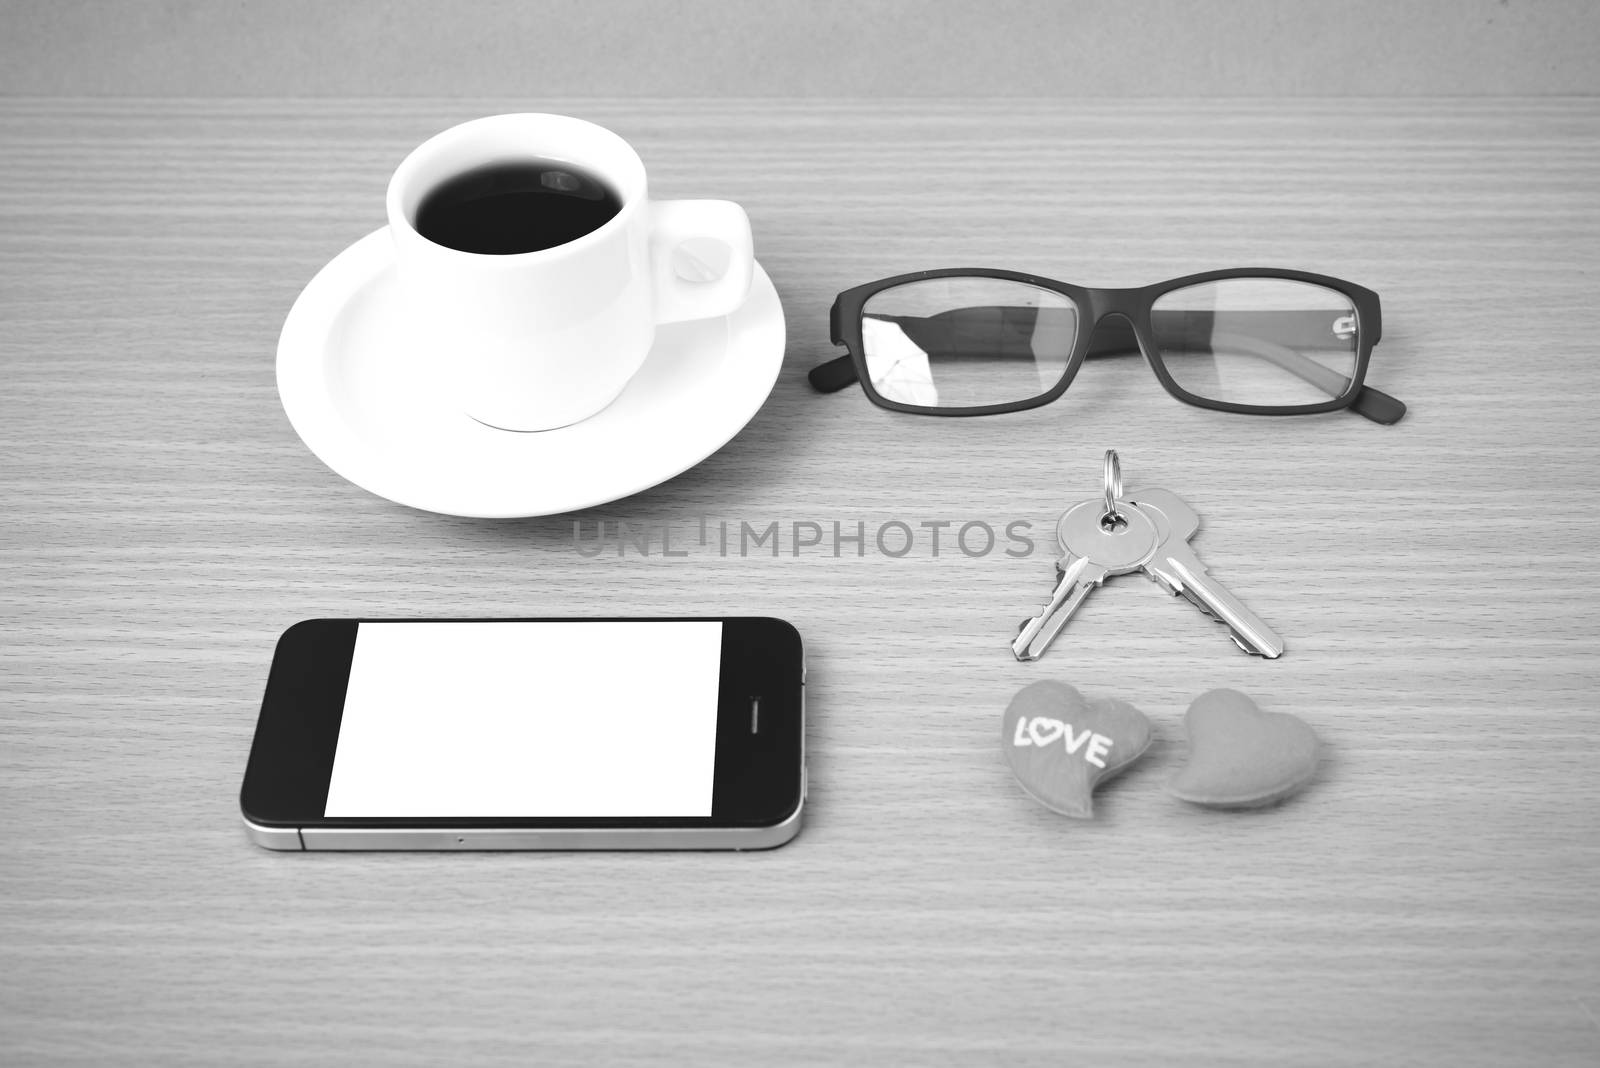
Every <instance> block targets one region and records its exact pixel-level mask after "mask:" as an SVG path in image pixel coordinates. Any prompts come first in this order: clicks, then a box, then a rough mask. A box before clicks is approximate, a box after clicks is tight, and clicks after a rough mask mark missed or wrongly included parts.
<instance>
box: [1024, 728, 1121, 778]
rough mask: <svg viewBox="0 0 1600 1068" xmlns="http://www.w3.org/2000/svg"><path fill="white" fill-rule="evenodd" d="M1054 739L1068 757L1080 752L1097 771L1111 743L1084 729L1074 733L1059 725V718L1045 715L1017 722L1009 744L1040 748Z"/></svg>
mask: <svg viewBox="0 0 1600 1068" xmlns="http://www.w3.org/2000/svg"><path fill="white" fill-rule="evenodd" d="M1057 738H1059V739H1061V742H1062V744H1063V745H1064V746H1066V749H1067V754H1068V755H1069V756H1070V755H1072V754H1075V753H1077V752H1078V751H1079V750H1080V749H1081V750H1082V751H1083V759H1085V760H1087V761H1088V762H1089V763H1091V764H1093V765H1094V766H1095V767H1097V768H1103V767H1105V766H1106V760H1105V758H1106V754H1107V753H1109V752H1111V745H1112V741H1111V739H1110V738H1107V737H1106V736H1105V735H1103V734H1096V733H1095V732H1094V731H1093V730H1091V729H1090V728H1088V727H1085V728H1084V729H1083V731H1082V733H1074V732H1073V730H1072V724H1070V723H1063V722H1062V721H1061V720H1059V719H1051V718H1050V717H1049V716H1034V717H1033V718H1032V719H1030V718H1028V717H1027V716H1022V717H1020V718H1019V719H1018V720H1017V733H1016V736H1015V737H1013V738H1012V739H1011V744H1012V745H1016V746H1023V747H1027V746H1035V747H1037V748H1040V749H1043V748H1044V747H1045V746H1047V745H1050V744H1051V743H1052V742H1054V741H1055V740H1056V739H1057Z"/></svg>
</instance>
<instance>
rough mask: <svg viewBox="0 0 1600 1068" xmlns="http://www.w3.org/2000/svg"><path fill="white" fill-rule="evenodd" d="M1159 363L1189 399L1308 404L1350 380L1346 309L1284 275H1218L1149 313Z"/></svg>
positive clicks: (1352, 363) (1336, 296)
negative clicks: (1247, 276) (1230, 276)
mask: <svg viewBox="0 0 1600 1068" xmlns="http://www.w3.org/2000/svg"><path fill="white" fill-rule="evenodd" d="M1150 325H1151V328H1152V330H1153V331H1154V333H1155V344H1156V349H1157V351H1158V352H1159V355H1160V358H1161V363H1162V365H1163V366H1164V367H1166V369H1167V372H1168V373H1169V374H1170V375H1171V376H1172V377H1173V379H1174V380H1175V381H1176V382H1177V384H1178V386H1179V387H1180V388H1182V389H1184V390H1186V391H1187V392H1189V393H1192V394H1194V395H1195V396H1197V397H1204V398H1206V399H1208V400H1217V401H1227V402H1230V403H1233V404H1248V405H1262V406H1271V407H1277V406H1283V405H1296V404H1316V403H1319V402H1322V401H1328V400H1332V399H1333V398H1335V397H1340V396H1343V395H1344V394H1345V393H1346V392H1347V391H1348V390H1349V389H1350V384H1351V382H1352V380H1353V378H1354V376H1355V370H1356V348H1357V344H1356V341H1357V336H1356V335H1357V320H1356V310H1355V307H1354V305H1352V304H1351V302H1350V298H1348V297H1346V296H1345V295H1344V294H1343V293H1340V292H1338V291H1336V290H1332V289H1328V288H1326V287H1323V286H1319V285H1313V284H1311V283H1308V282H1297V281H1293V280H1291V279H1286V278H1227V279H1222V280H1219V281H1215V282H1202V283H1200V284H1198V285H1192V286H1185V287H1184V288H1182V289H1175V290H1173V291H1172V292H1170V293H1165V294H1163V295H1162V296H1160V297H1158V298H1157V299H1156V301H1155V303H1154V305H1153V306H1152V307H1151V311H1150Z"/></svg>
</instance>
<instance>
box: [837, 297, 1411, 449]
mask: <svg viewBox="0 0 1600 1068" xmlns="http://www.w3.org/2000/svg"><path fill="white" fill-rule="evenodd" d="M954 314H959V313H954ZM951 315H952V313H951V312H942V313H940V316H939V318H941V319H946V320H948V318H949V317H950V316H951ZM894 318H895V319H897V320H898V319H905V320H913V319H915V318H916V317H915V316H895V317H894ZM834 344H836V345H837V344H841V342H840V340H839V338H838V333H837V330H835V334H834ZM1138 351H1139V343H1138V340H1137V339H1136V338H1135V336H1134V333H1133V324H1131V323H1129V322H1128V321H1127V320H1126V319H1109V320H1106V321H1104V322H1103V323H1102V324H1101V325H1100V326H1099V327H1097V328H1096V329H1095V332H1094V336H1093V337H1092V338H1091V339H1090V343H1089V352H1088V355H1089V356H1091V357H1094V356H1122V355H1128V354H1131V353H1137V352H1138ZM1252 355H1256V356H1260V357H1262V358H1264V359H1268V360H1270V361H1271V362H1273V363H1275V364H1277V365H1278V366H1279V367H1282V368H1283V369H1284V370H1286V371H1288V372H1289V373H1290V374H1293V375H1297V376H1299V377H1300V378H1302V379H1304V380H1305V381H1307V382H1310V383H1311V384H1313V385H1315V386H1317V387H1319V388H1321V389H1322V390H1324V391H1325V392H1327V393H1329V394H1330V395H1333V396H1337V395H1338V394H1339V393H1341V392H1343V391H1344V387H1345V385H1346V384H1347V383H1348V382H1349V379H1347V378H1345V376H1344V375H1341V374H1339V372H1337V371H1334V370H1332V369H1330V368H1327V367H1324V366H1322V365H1321V364H1320V363H1317V362H1316V361H1315V360H1312V359H1309V358H1307V357H1305V356H1302V355H1300V354H1299V353H1298V352H1295V351H1294V350H1293V349H1289V348H1280V347H1277V346H1272V347H1267V346H1262V347H1260V348H1259V349H1253V350H1252ZM807 378H808V380H809V381H810V382H811V387H812V388H813V389H815V390H816V391H817V392H819V393H837V392H838V391H839V390H841V389H844V388H845V387H846V386H850V385H854V384H855V382H856V369H855V363H854V361H853V360H852V359H851V358H850V356H849V355H848V354H846V355H844V356H840V357H837V358H835V359H832V360H829V361H827V362H826V363H823V364H819V365H817V366H816V367H813V368H812V369H811V373H810V374H809V375H807ZM1350 407H1351V409H1352V410H1353V411H1355V412H1356V413H1357V414H1358V415H1363V416H1365V417H1366V418H1368V419H1371V420H1372V421H1373V422H1375V423H1383V424H1385V425H1388V424H1391V423H1396V422H1399V420H1400V417H1401V416H1403V415H1405V414H1406V406H1405V404H1404V403H1403V402H1401V401H1400V400H1398V399H1396V398H1394V397H1391V396H1390V395H1389V394H1387V393H1385V392H1383V391H1382V390H1379V389H1374V388H1373V387H1371V386H1368V385H1363V386H1362V387H1361V392H1359V393H1357V394H1356V396H1355V400H1353V401H1352V402H1351V404H1350Z"/></svg>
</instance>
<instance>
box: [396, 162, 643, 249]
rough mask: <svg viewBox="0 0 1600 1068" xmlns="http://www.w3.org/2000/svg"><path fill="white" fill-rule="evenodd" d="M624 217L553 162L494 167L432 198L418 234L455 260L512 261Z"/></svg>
mask: <svg viewBox="0 0 1600 1068" xmlns="http://www.w3.org/2000/svg"><path fill="white" fill-rule="evenodd" d="M621 210H622V198H621V197H620V196H618V195H617V193H616V191H615V190H614V189H612V188H611V186H609V185H608V184H606V182H604V181H603V180H602V179H600V178H599V177H597V176H596V175H593V174H590V173H589V172H588V171H585V170H582V169H581V168H578V167H575V166H573V165H572V164H570V163H562V162H560V161H558V160H543V159H524V160H516V161H510V162H506V163H494V164H490V165H489V166H487V167H480V168H478V169H477V170H472V171H467V172H465V173H463V174H458V175H456V176H455V177H454V178H450V179H447V180H446V181H444V182H443V183H441V184H440V185H439V186H437V187H436V188H434V189H432V190H430V191H429V192H428V193H427V194H426V195H425V196H424V197H423V198H422V204H421V206H420V207H419V208H418V209H417V219H416V228H417V232H418V233H420V234H421V235H422V236H423V237H426V238H427V239H428V240H429V241H432V242H434V243H435V244H439V245H444V246H445V247H446V248H453V249H456V250H457V251H460V252H476V253H479V254H481V255H486V256H510V255H515V254H516V253H519V252H538V251H540V250H541V249H547V248H555V247H556V246H557V245H564V244H566V243H567V242H568V241H575V240H577V239H578V238H580V237H582V236H583V235H584V234H587V233H592V232H593V231H595V230H598V229H600V227H602V226H604V225H605V224H606V223H608V222H610V221H611V219H612V218H613V217H614V216H615V215H616V214H617V212H619V211H621Z"/></svg>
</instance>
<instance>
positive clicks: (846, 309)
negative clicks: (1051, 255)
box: [809, 267, 1406, 423]
mask: <svg viewBox="0 0 1600 1068" xmlns="http://www.w3.org/2000/svg"><path fill="white" fill-rule="evenodd" d="M958 277H968V278H999V279H1004V280H1007V281H1012V282H1021V283H1024V284H1026V285H1031V286H1035V287H1037V288H1039V289H1044V290H1049V291H1051V292H1054V293H1059V294H1061V295H1062V296H1065V297H1067V298H1069V299H1070V300H1072V302H1073V303H1074V305H1075V306H1076V307H1077V309H1078V312H1079V314H1080V316H1082V319H1083V320H1084V321H1086V322H1087V325H1088V328H1087V329H1082V328H1080V329H1079V330H1078V332H1077V337H1075V338H1074V339H1073V344H1072V354H1071V355H1070V356H1069V357H1068V359H1067V366H1066V370H1065V371H1064V372H1063V373H1062V375H1061V380H1060V381H1059V382H1057V383H1056V384H1055V385H1054V386H1053V387H1051V389H1049V390H1048V391H1047V392H1044V393H1041V394H1039V395H1038V396H1035V397H1029V398H1027V399H1025V400H1020V401H1008V402H1006V403H1004V404H980V405H974V406H972V407H967V408H938V407H932V406H928V405H920V404H907V403H905V402H904V401H897V400H890V399H889V398H888V397H885V396H884V395H883V394H881V393H879V392H878V391H877V389H875V388H874V387H873V385H872V378H871V376H870V374H869V373H868V371H867V361H866V348H865V345H864V343H863V340H862V330H861V326H862V319H863V314H864V311H865V308H866V304H867V301H868V300H869V299H871V298H872V297H873V296H874V295H876V294H878V293H881V292H883V291H884V290H886V289H893V288H894V287H896V286H901V285H905V284H906V283H908V282H920V281H925V280H928V279H933V278H958ZM1231 278H1281V279H1286V280H1288V281H1293V282H1305V283H1308V284H1311V285H1317V286H1322V287H1324V288H1326V289H1331V290H1333V291H1334V292H1336V293H1340V294H1342V295H1343V296H1345V297H1346V298H1347V299H1349V301H1350V304H1351V306H1352V307H1353V308H1354V309H1355V317H1356V324H1355V325H1356V332H1355V338H1356V365H1355V370H1354V372H1353V373H1352V374H1351V376H1350V384H1349V386H1348V387H1346V389H1345V390H1344V392H1343V393H1341V394H1340V395H1339V396H1337V397H1334V398H1332V399H1331V400H1326V401H1317V402H1316V403H1313V404H1238V403H1235V402H1233V401H1223V400H1213V399H1211V398H1209V397H1201V396H1197V395H1196V394H1194V393H1190V392H1189V391H1188V390H1186V389H1184V388H1183V387H1182V386H1180V385H1178V383H1177V381H1176V380H1175V379H1174V378H1173V377H1172V375H1171V373H1170V372H1168V370H1167V368H1166V366H1165V364H1164V363H1163V362H1162V360H1161V357H1160V350H1159V349H1158V348H1157V346H1156V344H1155V332H1154V326H1153V325H1152V323H1151V319H1150V313H1151V310H1152V308H1153V307H1154V306H1155V302H1156V301H1157V300H1158V299H1159V298H1161V297H1163V296H1165V295H1166V294H1168V293H1171V292H1173V291H1174V290H1178V289H1184V288H1187V287H1189V286H1193V285H1199V284H1201V283H1204V282H1218V281H1223V280H1226V279H1231ZM1111 317H1120V318H1121V319H1123V320H1126V322H1127V324H1128V326H1129V327H1130V328H1131V330H1132V334H1133V339H1134V341H1135V344H1136V345H1137V347H1138V350H1139V352H1140V353H1141V354H1142V355H1143V356H1144V358H1145V362H1146V363H1148V364H1149V365H1150V369H1151V370H1152V371H1154V372H1155V376H1156V379H1157V380H1158V381H1160V383H1161V385H1162V387H1163V388H1164V389H1165V390H1166V391H1167V392H1168V393H1170V394H1171V395H1172V396H1174V397H1176V398H1177V399H1178V400H1180V401H1183V402H1184V403H1185V404H1192V405H1194V406H1195V407H1197V408H1211V409H1215V410H1217V411H1223V412H1238V413H1241V414H1244V415H1311V414H1314V413H1318V412H1334V411H1338V410H1339V409H1341V408H1350V409H1353V410H1354V411H1356V412H1357V413H1358V414H1361V415H1364V416H1366V417H1367V418H1368V419H1371V420H1373V421H1374V422H1378V423H1394V422H1396V421H1398V420H1399V419H1400V417H1401V416H1402V415H1404V414H1405V411H1406V407H1405V405H1404V404H1403V403H1402V402H1400V401H1399V400H1396V399H1395V398H1394V397H1391V396H1389V395H1388V394H1387V393H1383V392H1381V391H1379V390H1376V389H1373V388H1372V387H1370V386H1368V385H1366V376H1367V365H1368V363H1369V362H1370V360H1371V358H1372V347H1373V346H1374V345H1375V344H1377V342H1378V340H1379V338H1380V337H1381V336H1382V334H1383V317H1382V313H1381V311H1380V310H1379V302H1378V294H1376V293H1374V292H1373V291H1372V290H1370V289H1367V288H1365V287H1364V286H1358V285H1356V284H1355V283H1354V282H1346V281H1344V280H1343V279H1340V278H1331V277H1329V276H1328V275H1323V274H1311V273H1309V272H1307V271H1294V270H1288V269H1286V268H1280V267H1233V268H1228V269H1225V270H1220V271H1203V272H1201V273H1200V274H1190V275H1185V276H1183V277H1182V278H1173V279H1169V280H1167V281H1164V282H1157V283H1155V284H1154V285H1148V286H1142V287H1138V288H1134V289H1091V288H1088V287H1085V286H1077V285H1072V284H1070V283H1067V282H1058V281H1056V280H1055V279H1053V278H1044V277H1042V276H1039V275H1032V274H1023V273H1020V272H1017V271H1004V270H998V269H995V268H989V267H947V268H943V269H940V270H936V271H917V272H914V273H912V274H902V275H896V276H895V277H893V278H884V279H880V280H879V281H876V282H868V283H867V284H865V285H859V286H856V287H854V288H853V289H847V290H845V291H844V292H842V293H840V294H839V295H838V297H837V298H835V300H834V302H833V308H832V310H831V311H830V313H829V324H830V328H831V333H832V339H833V343H834V344H835V345H843V346H845V348H846V349H847V350H848V355H846V356H841V357H838V358H836V359H834V360H830V361H828V362H827V363H824V364H821V365H819V366H817V367H815V368H813V369H812V371H811V373H810V376H809V378H810V381H811V384H812V386H813V387H814V388H816V389H817V390H819V391H820V392H824V393H833V392H836V391H838V390H840V389H844V388H845V387H846V386H848V385H850V384H851V382H853V381H859V382H860V383H861V388H862V389H863V390H865V391H866V394H867V397H868V399H870V400H871V401H872V403H874V404H876V405H878V406H879V407H882V408H888V409H890V410H891V411H897V412H912V413H915V414H917V415H949V416H966V415H993V414H997V413H1002V412H1020V411H1026V410H1027V409H1029V408H1038V407H1041V406H1043V405H1046V404H1049V403H1050V402H1051V401H1054V400H1056V399H1058V398H1059V397H1060V396H1061V395H1062V394H1063V393H1065V392H1066V391H1067V387H1068V386H1070V385H1072V380H1073V379H1074V378H1076V377H1077V375H1078V371H1079V369H1080V368H1081V367H1082V366H1083V361H1084V358H1085V357H1087V356H1089V355H1091V347H1092V345H1093V342H1094V339H1095V335H1096V333H1097V332H1101V330H1100V328H1101V324H1102V322H1103V321H1105V320H1107V319H1109V318H1111ZM1113 338H1114V340H1119V341H1120V342H1121V343H1117V344H1114V345H1112V346H1111V347H1109V348H1108V347H1104V346H1100V347H1096V351H1095V353H1094V354H1096V355H1098V354H1106V353H1109V352H1111V351H1118V352H1121V351H1127V348H1128V346H1127V345H1126V344H1125V338H1126V335H1125V334H1124V335H1123V337H1122V338H1121V339H1116V338H1115V335H1113Z"/></svg>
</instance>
